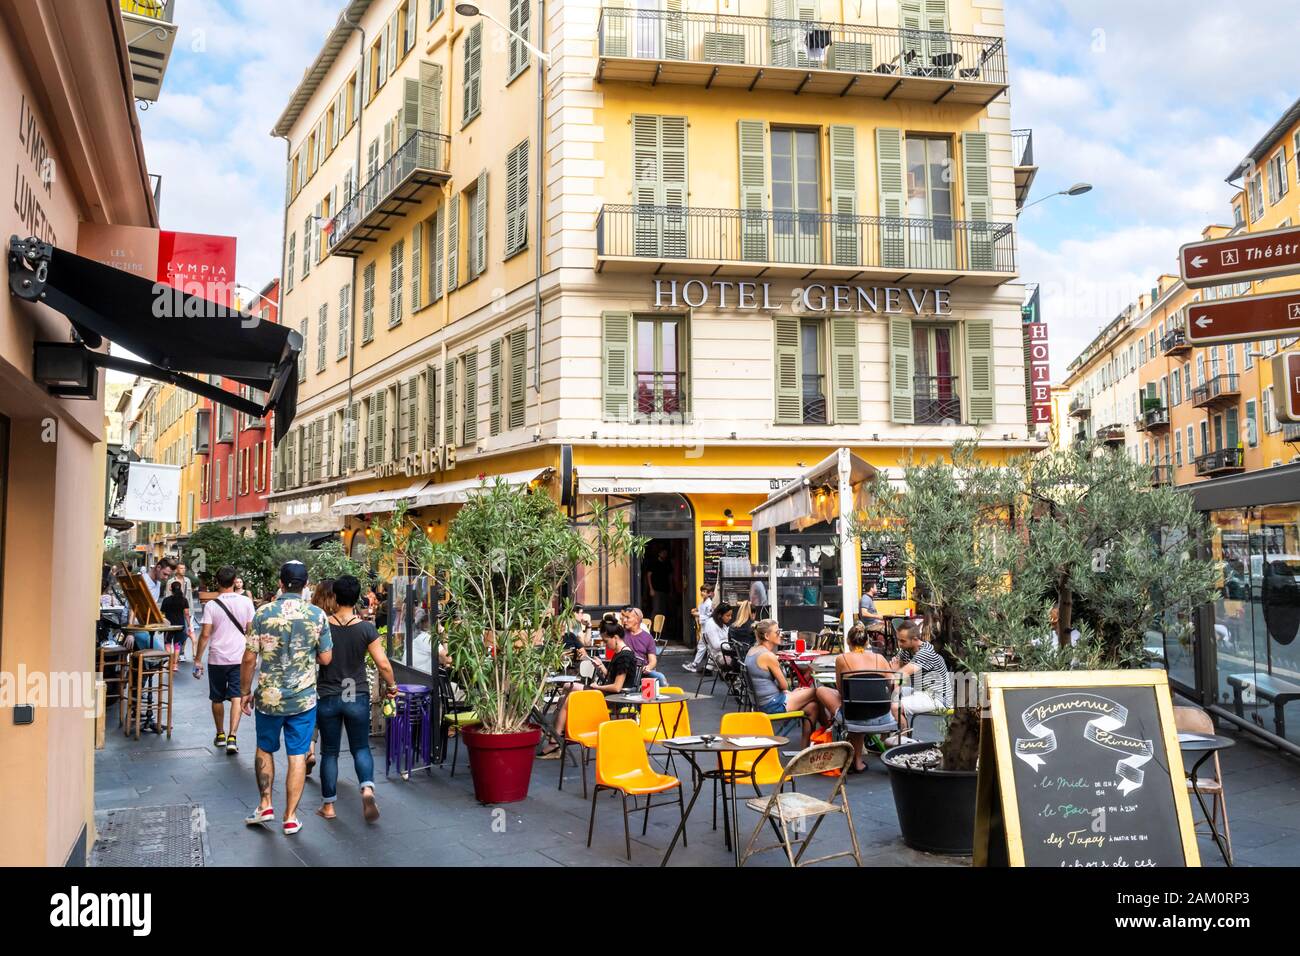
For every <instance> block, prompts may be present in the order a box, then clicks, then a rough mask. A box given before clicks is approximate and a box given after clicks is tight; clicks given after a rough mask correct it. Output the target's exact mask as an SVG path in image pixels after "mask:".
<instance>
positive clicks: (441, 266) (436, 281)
mask: <svg viewBox="0 0 1300 956" xmlns="http://www.w3.org/2000/svg"><path fill="white" fill-rule="evenodd" d="M443 210H444V207H442V206H439V207H438V208H437V209H435V210H434V213H433V215H432V216H431V217H430V219H429V259H430V262H429V285H430V287H431V288H430V296H429V299H430V301H431V302H437V301H438V300H439V299H441V298H442V276H443V273H444V272H445V271H446V268H447V266H446V262H445V261H444V259H443V256H444V254H445V253H444V249H443V238H442V221H443V219H444V218H446V217H445V216H444V214H443Z"/></svg>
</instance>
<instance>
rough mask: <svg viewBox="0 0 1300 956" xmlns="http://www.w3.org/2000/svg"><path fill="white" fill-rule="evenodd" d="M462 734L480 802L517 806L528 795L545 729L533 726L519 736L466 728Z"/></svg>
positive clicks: (475, 791)
mask: <svg viewBox="0 0 1300 956" xmlns="http://www.w3.org/2000/svg"><path fill="white" fill-rule="evenodd" d="M460 733H461V739H462V740H464V741H465V748H466V749H467V750H468V751H469V772H470V776H471V777H473V778H474V796H475V798H476V799H477V800H478V802H479V803H516V802H518V801H520V800H523V799H525V798H526V797H527V796H528V781H529V779H530V778H531V777H532V773H533V751H534V750H536V749H537V744H538V741H540V740H541V739H542V728H540V727H537V726H534V725H532V724H530V725H529V727H528V729H527V730H524V731H521V732H519V733H517V734H485V733H483V731H482V730H481V729H480V728H478V727H466V728H464V729H463V730H461V732H460Z"/></svg>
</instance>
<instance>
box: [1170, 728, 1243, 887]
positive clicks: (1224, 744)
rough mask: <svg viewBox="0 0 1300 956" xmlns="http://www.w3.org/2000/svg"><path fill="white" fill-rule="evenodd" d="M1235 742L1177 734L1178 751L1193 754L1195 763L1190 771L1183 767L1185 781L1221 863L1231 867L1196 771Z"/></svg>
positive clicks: (1200, 735)
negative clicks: (1207, 825) (1204, 821)
mask: <svg viewBox="0 0 1300 956" xmlns="http://www.w3.org/2000/svg"><path fill="white" fill-rule="evenodd" d="M1236 745H1237V742H1236V741H1235V740H1233V739H1232V738H1231V737H1223V736H1220V735H1218V734H1215V735H1214V736H1209V735H1206V734H1187V735H1183V734H1179V735H1178V749H1179V750H1181V751H1182V752H1183V753H1185V754H1195V755H1196V758H1195V760H1196V762H1195V763H1194V764H1192V767H1191V769H1190V770H1188V769H1187V767H1184V768H1183V769H1184V771H1186V773H1187V779H1188V781H1189V782H1190V783H1191V785H1192V793H1194V794H1196V802H1197V803H1199V804H1200V805H1201V812H1202V813H1204V814H1205V820H1206V822H1207V823H1208V824H1209V825H1210V836H1211V837H1213V838H1214V845H1215V846H1217V847H1218V848H1219V852H1220V853H1222V854H1223V862H1224V863H1225V864H1227V865H1228V866H1232V859H1231V858H1230V857H1229V856H1228V848H1227V846H1226V845H1225V844H1224V842H1223V836H1222V834H1220V833H1219V828H1218V827H1216V826H1215V825H1214V817H1213V816H1212V815H1211V814H1210V809H1209V807H1207V806H1206V805H1205V795H1204V794H1202V793H1201V788H1200V786H1199V779H1198V777H1197V771H1199V770H1200V769H1201V764H1203V763H1205V761H1207V760H1209V759H1210V758H1211V757H1213V756H1214V755H1215V754H1216V753H1218V752H1219V751H1220V750H1227V749H1228V748H1229V747H1235V746H1236Z"/></svg>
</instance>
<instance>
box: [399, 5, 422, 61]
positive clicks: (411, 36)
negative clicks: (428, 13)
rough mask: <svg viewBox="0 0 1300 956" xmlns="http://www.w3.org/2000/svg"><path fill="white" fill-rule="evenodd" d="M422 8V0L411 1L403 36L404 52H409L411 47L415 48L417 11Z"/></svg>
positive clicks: (407, 10)
mask: <svg viewBox="0 0 1300 956" xmlns="http://www.w3.org/2000/svg"><path fill="white" fill-rule="evenodd" d="M419 7H420V0H411V2H410V3H409V4H408V5H407V7H406V32H405V33H404V34H402V52H403V53H406V52H408V51H409V50H410V49H411V47H413V46H415V18H416V15H417V14H416V10H418V9H419Z"/></svg>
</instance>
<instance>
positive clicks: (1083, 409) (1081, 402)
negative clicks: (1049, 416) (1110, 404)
mask: <svg viewBox="0 0 1300 956" xmlns="http://www.w3.org/2000/svg"><path fill="white" fill-rule="evenodd" d="M1091 414H1092V400H1091V399H1090V398H1088V396H1087V395H1085V394H1084V393H1083V392H1080V393H1079V394H1078V395H1076V396H1074V398H1072V399H1070V417H1071V418H1087V417H1089V416H1090V415H1091Z"/></svg>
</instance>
